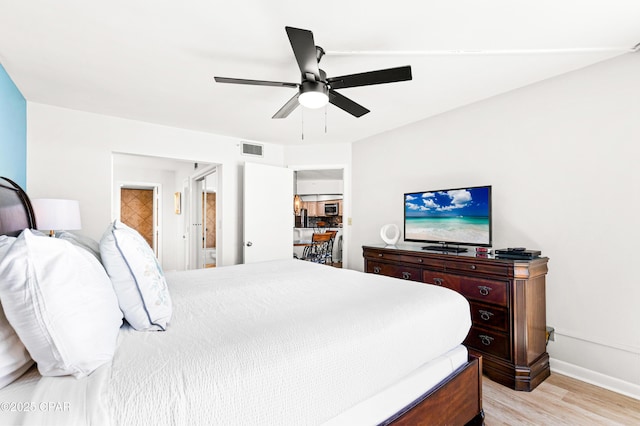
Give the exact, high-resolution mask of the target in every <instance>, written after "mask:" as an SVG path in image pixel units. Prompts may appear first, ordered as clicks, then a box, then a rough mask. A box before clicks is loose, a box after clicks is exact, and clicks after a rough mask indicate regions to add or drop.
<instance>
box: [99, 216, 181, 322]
mask: <svg viewBox="0 0 640 426" xmlns="http://www.w3.org/2000/svg"><path fill="white" fill-rule="evenodd" d="M100 255H101V257H102V264H103V265H104V267H105V269H106V270H107V273H108V274H109V277H110V278H111V282H112V283H113V288H114V289H115V291H116V296H118V303H119V305H120V309H122V312H123V313H124V318H125V319H126V320H127V322H129V324H131V326H132V327H133V328H134V329H136V330H139V331H164V330H166V328H167V324H168V323H169V321H170V319H171V314H172V306H171V297H170V296H169V289H168V288H167V282H166V280H165V278H164V273H163V272H162V268H161V267H160V264H159V263H158V259H156V256H155V255H154V253H153V250H151V247H149V244H147V242H146V241H145V240H144V238H142V236H141V235H140V234H139V233H138V231H136V230H135V229H132V228H130V227H128V226H127V225H125V224H124V223H122V222H120V221H119V220H115V221H113V223H111V224H109V226H108V227H107V230H106V231H105V233H104V235H103V236H102V239H101V240H100Z"/></svg>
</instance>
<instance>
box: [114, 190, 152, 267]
mask: <svg viewBox="0 0 640 426" xmlns="http://www.w3.org/2000/svg"><path fill="white" fill-rule="evenodd" d="M159 194H160V191H159V187H158V185H150V186H148V187H145V186H140V185H131V184H124V185H122V186H121V187H120V221H121V222H122V223H124V224H125V225H127V226H129V227H130V228H133V229H135V230H136V231H138V233H139V234H140V235H141V236H142V237H143V238H144V240H145V241H146V242H147V244H149V247H151V248H152V250H153V253H154V254H155V256H156V257H157V258H158V259H160V253H159V251H160V245H159V244H158V241H159V237H160V226H159V225H160V220H159V211H158V206H159V205H160V202H159Z"/></svg>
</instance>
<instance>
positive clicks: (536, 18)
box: [0, 0, 640, 144]
mask: <svg viewBox="0 0 640 426" xmlns="http://www.w3.org/2000/svg"><path fill="white" fill-rule="evenodd" d="M639 23H640V1H638V0H628V1H616V0H607V1H605V0H600V1H596V0H571V1H558V0H538V1H528V2H523V1H514V0H486V1H478V0H450V1H445V0H441V1H425V0H413V1H402V0H401V1H396V2H389V1H387V0H385V1H381V0H370V1H367V2H364V1H358V2H356V1H350V2H349V1H345V0H341V1H334V0H325V1H323V2H317V3H309V2H300V1H293V0H269V1H264V0H249V1H236V2H216V1H211V0H187V1H182V2H178V1H175V0H174V1H171V0H111V1H105V2H99V3H98V2H88V1H83V0H57V1H50V0H20V1H14V0H0V64H2V65H3V66H4V68H5V69H6V70H7V72H8V73H9V75H10V76H11V78H12V79H13V81H14V82H15V83H16V85H17V86H18V88H19V89H20V91H21V92H22V94H23V95H24V97H25V98H26V99H27V100H28V101H31V102H38V103H45V104H52V105H59V106H62V107H66V108H72V109H78V110H85V111H91V112H96V113H99V114H107V115H114V116H119V117H125V118H130V119H134V120H141V121H147V122H152V123H159V124H164V125H168V126H176V127H183V128H188V129H194V130H200V131H205V132H212V133H216V134H221V135H229V136H233V137H238V138H241V139H244V140H253V141H265V142H275V143H282V144H301V143H304V144H307V143H325V142H348V141H355V140H359V139H362V138H365V137H367V136H371V135H374V134H378V133H381V132H384V131H386V130H390V129H393V128H395V127H399V126H402V125H405V124H408V123H411V122H415V121H418V120H421V119H424V118H426V117H429V116H433V115H435V114H439V113H442V112H444V111H447V110H451V109H453V108H457V107H460V106H462V105H466V104H469V103H472V102H475V101H478V100H481V99H485V98H487V97H491V96H494V95H497V94H500V93H504V92H507V91H509V90H513V89H516V88H519V87H522V86H525V85H528V84H532V83H535V82H537V81H540V80H544V79H547V78H549V77H553V76H555V75H559V74H562V73H566V72H568V71H572V70H575V69H579V68H581V67H585V66H588V65H590V64H593V63H596V62H599V61H602V60H606V59H609V58H611V57H614V56H617V55H620V54H624V53H626V52H630V51H632V49H633V47H634V46H636V45H637V44H638V43H639V42H640V24H639ZM286 25H289V26H294V27H298V28H304V29H309V30H311V31H313V33H314V36H315V41H316V44H317V45H320V46H322V47H323V48H324V49H325V50H326V51H327V54H326V56H325V57H324V58H323V60H322V63H321V67H322V68H323V69H324V70H325V71H326V72H327V75H328V76H329V77H331V76H338V75H344V74H351V73H357V72H364V71H371V70H375V69H382V68H390V67H395V66H402V65H411V66H412V71H413V80H412V81H408V82H401V83H392V84H384V85H376V86H368V87H358V88H350V89H343V90H340V93H342V94H343V95H345V96H348V97H350V98H352V99H353V100H354V101H356V102H358V103H360V104H362V105H364V106H365V107H367V108H369V109H370V110H371V112H370V113H369V114H367V115H365V116H363V117H361V118H354V117H352V116H350V115H349V114H347V113H345V112H344V111H342V110H340V109H338V108H336V107H334V106H332V105H329V106H328V108H326V110H325V109H321V110H304V113H303V112H302V108H298V109H297V110H296V111H294V112H293V113H292V114H291V115H290V116H289V117H288V118H286V119H282V120H273V119H271V116H272V115H273V114H274V113H275V112H276V111H277V110H278V109H279V108H280V107H281V106H282V105H283V104H284V103H285V102H286V101H287V100H288V99H289V98H290V97H291V96H293V94H294V93H295V89H290V88H279V87H260V86H244V85H234V84H219V83H215V82H214V80H213V76H214V75H215V76H223V77H236V78H247V79H258V80H275V81H288V82H299V78H300V77H299V71H298V67H297V64H296V61H295V58H294V56H293V53H292V50H291V46H290V45H289V41H288V38H287V36H286V33H285V30H284V27H285V26H286ZM325 111H326V128H327V130H326V133H325ZM303 133H304V141H301V136H302V134H303Z"/></svg>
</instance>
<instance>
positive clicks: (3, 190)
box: [0, 177, 36, 237]
mask: <svg viewBox="0 0 640 426" xmlns="http://www.w3.org/2000/svg"><path fill="white" fill-rule="evenodd" d="M35 227H36V216H35V214H34V212H33V207H32V206H31V201H29V197H28V196H27V194H26V193H25V192H24V191H23V190H22V188H20V186H19V185H18V184H17V183H15V182H14V181H12V180H11V179H7V178H5V177H0V235H9V236H12V237H15V236H18V235H19V234H20V232H22V230H24V229H25V228H30V229H34V228H35Z"/></svg>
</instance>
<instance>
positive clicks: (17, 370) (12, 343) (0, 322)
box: [0, 235, 33, 389]
mask: <svg viewBox="0 0 640 426" xmlns="http://www.w3.org/2000/svg"><path fill="white" fill-rule="evenodd" d="M15 240H16V238H15V237H8V236H6V235H1V236H0V261H2V258H3V257H4V255H5V253H6V252H7V251H9V248H10V247H11V244H13V242H14V241H15ZM0 280H2V281H4V277H3V276H2V275H0ZM32 364H33V360H32V359H31V357H30V356H29V352H27V349H26V348H25V347H24V345H23V344H22V342H21V341H20V339H19V338H18V335H17V334H16V332H15V330H14V329H13V327H11V324H9V321H7V317H6V316H5V315H4V310H3V309H2V306H0V389H2V388H3V387H5V386H7V385H8V384H9V383H11V382H13V381H14V380H15V379H17V378H18V377H20V376H21V375H22V374H23V373H24V372H25V371H27V370H28V369H29V367H31V365H32Z"/></svg>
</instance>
